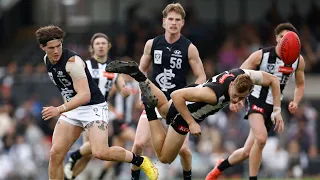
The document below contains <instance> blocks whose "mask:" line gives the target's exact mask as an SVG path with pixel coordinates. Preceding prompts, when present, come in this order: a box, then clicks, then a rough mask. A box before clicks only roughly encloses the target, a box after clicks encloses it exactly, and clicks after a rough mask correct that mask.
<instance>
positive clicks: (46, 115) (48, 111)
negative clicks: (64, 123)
mask: <svg viewBox="0 0 320 180" xmlns="http://www.w3.org/2000/svg"><path fill="white" fill-rule="evenodd" d="M41 113H42V118H43V119H44V120H48V119H51V118H53V117H56V116H58V115H59V114H60V111H59V109H58V108H57V107H54V106H49V107H43V109H42V112H41Z"/></svg>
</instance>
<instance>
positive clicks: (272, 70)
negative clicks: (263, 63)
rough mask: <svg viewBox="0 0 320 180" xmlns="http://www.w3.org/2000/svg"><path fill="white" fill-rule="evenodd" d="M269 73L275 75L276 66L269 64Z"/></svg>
mask: <svg viewBox="0 0 320 180" xmlns="http://www.w3.org/2000/svg"><path fill="white" fill-rule="evenodd" d="M267 73H272V74H273V73H274V64H267Z"/></svg>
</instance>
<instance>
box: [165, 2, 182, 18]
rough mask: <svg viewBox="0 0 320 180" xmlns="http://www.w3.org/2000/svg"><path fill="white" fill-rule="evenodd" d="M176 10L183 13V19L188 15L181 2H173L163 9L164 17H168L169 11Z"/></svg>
mask: <svg viewBox="0 0 320 180" xmlns="http://www.w3.org/2000/svg"><path fill="white" fill-rule="evenodd" d="M172 11H174V12H176V13H178V14H180V15H181V17H182V19H184V18H185V17H186V12H185V11H184V9H183V7H182V6H181V4H180V3H171V4H168V5H167V7H166V8H164V10H163V11H162V16H163V18H166V17H167V16H168V14H169V12H172Z"/></svg>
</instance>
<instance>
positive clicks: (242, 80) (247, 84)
mask: <svg viewBox="0 0 320 180" xmlns="http://www.w3.org/2000/svg"><path fill="white" fill-rule="evenodd" d="M233 84H234V87H235V88H236V89H237V91H238V92H239V93H245V92H247V91H250V90H251V89H252V87H253V81H252V80H251V78H250V76H249V75H247V74H240V75H239V76H237V77H236V79H235V80H234V81H233Z"/></svg>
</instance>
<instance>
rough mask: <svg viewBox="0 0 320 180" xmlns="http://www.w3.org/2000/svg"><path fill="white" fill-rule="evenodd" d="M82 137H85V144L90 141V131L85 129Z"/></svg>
mask: <svg viewBox="0 0 320 180" xmlns="http://www.w3.org/2000/svg"><path fill="white" fill-rule="evenodd" d="M82 139H83V144H84V143H86V142H88V141H89V135H88V131H83V133H82Z"/></svg>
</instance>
